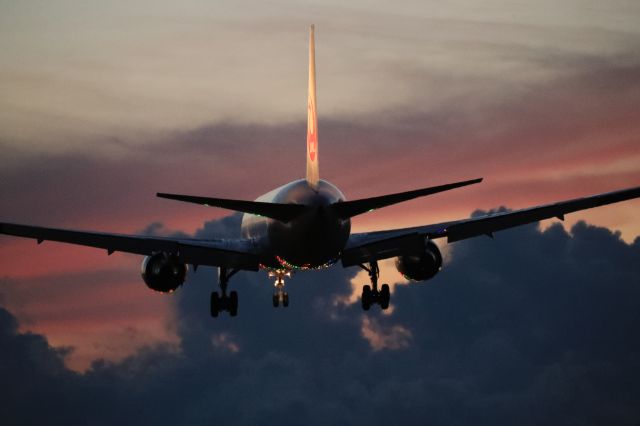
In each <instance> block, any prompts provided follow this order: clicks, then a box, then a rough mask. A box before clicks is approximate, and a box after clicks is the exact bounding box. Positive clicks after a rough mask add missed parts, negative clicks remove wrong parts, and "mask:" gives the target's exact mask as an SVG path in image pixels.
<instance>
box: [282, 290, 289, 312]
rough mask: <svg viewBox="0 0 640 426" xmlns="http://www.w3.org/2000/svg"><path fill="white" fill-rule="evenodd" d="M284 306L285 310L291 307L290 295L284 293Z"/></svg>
mask: <svg viewBox="0 0 640 426" xmlns="http://www.w3.org/2000/svg"><path fill="white" fill-rule="evenodd" d="M282 306H284V307H285V308H286V307H287V306H289V293H284V294H283V295H282Z"/></svg>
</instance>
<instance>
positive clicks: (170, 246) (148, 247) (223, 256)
mask: <svg viewBox="0 0 640 426" xmlns="http://www.w3.org/2000/svg"><path fill="white" fill-rule="evenodd" d="M0 234H6V235H13V236H17V237H25V238H33V239H36V240H37V241H38V243H41V242H42V241H57V242H61V243H70V244H78V245H83V246H88V247H95V248H101V249H105V250H107V252H108V253H109V254H111V253H113V252H115V251H121V252H125V253H133V254H139V255H150V254H152V253H154V252H158V251H166V252H171V253H179V254H180V257H181V258H182V259H183V260H184V261H185V263H189V264H195V265H207V266H225V267H229V268H236V269H243V270H250V271H257V270H258V256H257V255H256V254H254V253H251V252H250V251H248V250H247V249H248V248H249V242H248V241H246V240H238V241H234V240H230V241H225V240H220V241H197V242H196V241H192V240H181V239H172V238H159V237H143V236H135V235H122V234H110V233H102V232H85V231H76V230H67V229H57V228H45V227H40V226H29V225H17V224H10V223H0ZM234 246H235V247H234ZM238 249H239V250H238Z"/></svg>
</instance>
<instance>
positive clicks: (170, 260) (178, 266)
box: [141, 252, 187, 293]
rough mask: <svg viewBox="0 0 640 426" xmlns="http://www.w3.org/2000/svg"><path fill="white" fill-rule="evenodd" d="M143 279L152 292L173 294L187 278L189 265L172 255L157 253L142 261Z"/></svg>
mask: <svg viewBox="0 0 640 426" xmlns="http://www.w3.org/2000/svg"><path fill="white" fill-rule="evenodd" d="M141 272H142V279H143V280H144V282H145V283H146V284H147V287H149V288H150V289H151V290H155V291H159V292H161V293H171V292H173V291H175V290H176V289H177V288H178V287H180V286H181V285H182V283H184V280H185V279H186V278H187V265H185V263H184V262H183V261H182V260H180V258H178V256H176V255H175V254H172V253H165V252H160V253H155V254H153V255H151V256H146V257H145V258H144V260H143V261H142V271H141Z"/></svg>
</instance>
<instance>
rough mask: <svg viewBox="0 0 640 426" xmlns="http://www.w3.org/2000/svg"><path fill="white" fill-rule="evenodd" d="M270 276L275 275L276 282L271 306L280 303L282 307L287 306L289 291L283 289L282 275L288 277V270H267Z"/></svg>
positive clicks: (276, 305) (289, 274)
mask: <svg viewBox="0 0 640 426" xmlns="http://www.w3.org/2000/svg"><path fill="white" fill-rule="evenodd" d="M269 276H270V277H275V278H276V282H275V284H274V286H275V288H276V290H275V291H274V293H273V307H274V308H277V307H278V306H280V305H281V304H282V307H284V308H286V307H287V306H289V293H287V292H286V291H284V277H290V276H291V272H289V271H275V272H269Z"/></svg>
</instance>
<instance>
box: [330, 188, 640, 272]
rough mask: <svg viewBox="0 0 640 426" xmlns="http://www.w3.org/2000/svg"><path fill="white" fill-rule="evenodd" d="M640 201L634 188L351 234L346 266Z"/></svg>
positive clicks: (344, 252) (345, 256) (345, 255)
mask: <svg viewBox="0 0 640 426" xmlns="http://www.w3.org/2000/svg"><path fill="white" fill-rule="evenodd" d="M639 197H640V187H634V188H628V189H623V190H620V191H614V192H606V193H603V194H598V195H593V196H590V197H584V198H576V199H573V200H567V201H561V202H558V203H552V204H545V205H542V206H537V207H530V208H525V209H520V210H515V211H510V212H499V213H494V214H490V215H486V216H480V217H473V218H469V219H462V220H455V221H450V222H442V223H436V224H432V225H424V226H416V227H412V228H402V229H393V230H388V231H378V232H367V233H355V234H351V236H350V237H349V241H348V242H347V246H346V247H345V249H344V250H343V252H342V264H343V266H345V267H346V266H352V265H357V264H360V263H365V262H371V261H374V260H381V259H387V258H390V257H395V256H399V255H402V254H404V253H415V252H416V251H417V250H420V249H422V248H424V244H425V238H428V239H435V238H444V237H446V238H447V241H448V242H454V241H460V240H464V239H467V238H472V237H476V236H478V235H489V236H493V233H494V232H496V231H502V230H503V229H508V228H513V227H515V226H519V225H524V224H527V223H533V222H538V221H540V220H543V219H550V218H554V217H557V218H559V219H561V220H564V215H565V214H568V213H573V212H576V211H579V210H586V209H590V208H593V207H598V206H604V205H606V204H612V203H617V202H620V201H625V200H631V199H633V198H639Z"/></svg>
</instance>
